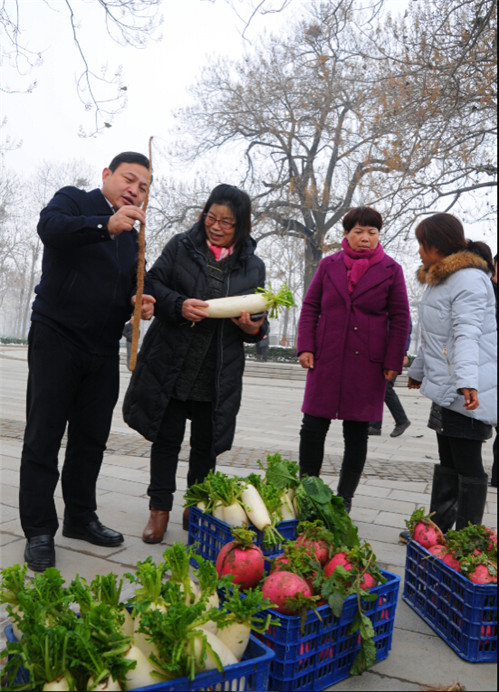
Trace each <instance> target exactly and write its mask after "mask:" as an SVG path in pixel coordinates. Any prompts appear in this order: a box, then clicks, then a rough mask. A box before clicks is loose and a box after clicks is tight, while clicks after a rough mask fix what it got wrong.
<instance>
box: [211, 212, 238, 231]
mask: <svg viewBox="0 0 499 692" xmlns="http://www.w3.org/2000/svg"><path fill="white" fill-rule="evenodd" d="M203 219H204V222H205V224H206V226H208V227H210V226H213V224H215V223H217V222H218V225H219V226H220V228H222V229H223V230H224V231H231V230H232V229H233V228H235V226H236V222H235V221H229V220H228V219H217V217H216V216H213V214H210V213H209V212H206V214H203Z"/></svg>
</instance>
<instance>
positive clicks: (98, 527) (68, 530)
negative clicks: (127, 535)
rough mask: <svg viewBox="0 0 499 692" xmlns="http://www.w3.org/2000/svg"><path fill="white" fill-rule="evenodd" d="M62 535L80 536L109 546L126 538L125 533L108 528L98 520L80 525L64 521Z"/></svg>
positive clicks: (82, 538)
mask: <svg viewBox="0 0 499 692" xmlns="http://www.w3.org/2000/svg"><path fill="white" fill-rule="evenodd" d="M62 535H63V536H66V538H79V539H80V540H82V541H88V542H89V543H93V544H94V545H103V546H106V547H108V548H110V547H113V546H116V545H120V544H121V543H123V541H124V540H125V539H124V538H123V534H121V533H118V531H113V530H112V529H108V528H107V526H104V525H103V524H101V523H100V521H98V520H95V521H91V522H90V523H88V524H80V525H78V526H71V524H68V523H64V525H63V527H62Z"/></svg>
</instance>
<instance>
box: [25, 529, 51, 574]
mask: <svg viewBox="0 0 499 692" xmlns="http://www.w3.org/2000/svg"><path fill="white" fill-rule="evenodd" d="M24 561H25V562H27V563H28V567H29V568H30V569H32V570H33V572H44V571H45V570H46V569H47V567H55V549H54V539H53V537H52V536H49V535H43V536H33V538H28V541H27V543H26V548H25V549H24Z"/></svg>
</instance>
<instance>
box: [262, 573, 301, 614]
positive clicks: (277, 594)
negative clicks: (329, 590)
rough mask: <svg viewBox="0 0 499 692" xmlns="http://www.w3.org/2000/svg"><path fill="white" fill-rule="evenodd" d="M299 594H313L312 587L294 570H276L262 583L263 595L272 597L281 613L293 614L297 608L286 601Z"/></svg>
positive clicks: (271, 599)
mask: <svg viewBox="0 0 499 692" xmlns="http://www.w3.org/2000/svg"><path fill="white" fill-rule="evenodd" d="M298 594H303V596H312V589H311V588H310V586H309V585H308V584H307V582H306V581H305V579H302V577H299V576H298V575H297V574H293V572H286V571H275V572H272V574H270V575H269V576H268V577H267V578H266V579H265V581H264V582H263V585H262V595H263V597H264V598H268V599H270V601H271V602H272V603H273V604H274V605H275V609H276V610H277V611H278V612H279V613H284V614H286V615H293V614H294V613H295V610H294V609H293V608H290V607H289V606H286V601H287V600H288V599H289V598H293V597H294V596H297V595H298Z"/></svg>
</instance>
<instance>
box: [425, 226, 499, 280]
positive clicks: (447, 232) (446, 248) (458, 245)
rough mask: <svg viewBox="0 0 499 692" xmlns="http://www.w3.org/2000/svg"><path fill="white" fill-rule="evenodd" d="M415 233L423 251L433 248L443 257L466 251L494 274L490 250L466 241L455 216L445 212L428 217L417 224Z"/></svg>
mask: <svg viewBox="0 0 499 692" xmlns="http://www.w3.org/2000/svg"><path fill="white" fill-rule="evenodd" d="M415 233H416V238H417V240H418V242H419V243H420V244H421V245H422V246H423V247H424V248H425V250H428V249H429V248H435V250H439V251H440V252H441V253H442V255H443V256H444V257H447V256H448V255H453V254H454V253H455V252H463V251H464V250H468V252H473V254H475V255H478V256H479V257H481V258H482V259H483V260H485V262H487V266H488V268H489V271H490V272H491V273H492V274H493V273H494V262H493V260H492V251H491V249H490V248H489V246H488V245H487V243H483V242H482V241H481V240H477V241H474V240H466V237H465V235H464V228H463V224H462V223H461V222H460V221H459V219H458V218H457V217H456V216H453V215H452V214H447V213H445V212H443V213H440V214H433V216H428V218H426V219H423V220H422V221H420V222H419V224H418V225H417V226H416V231H415Z"/></svg>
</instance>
